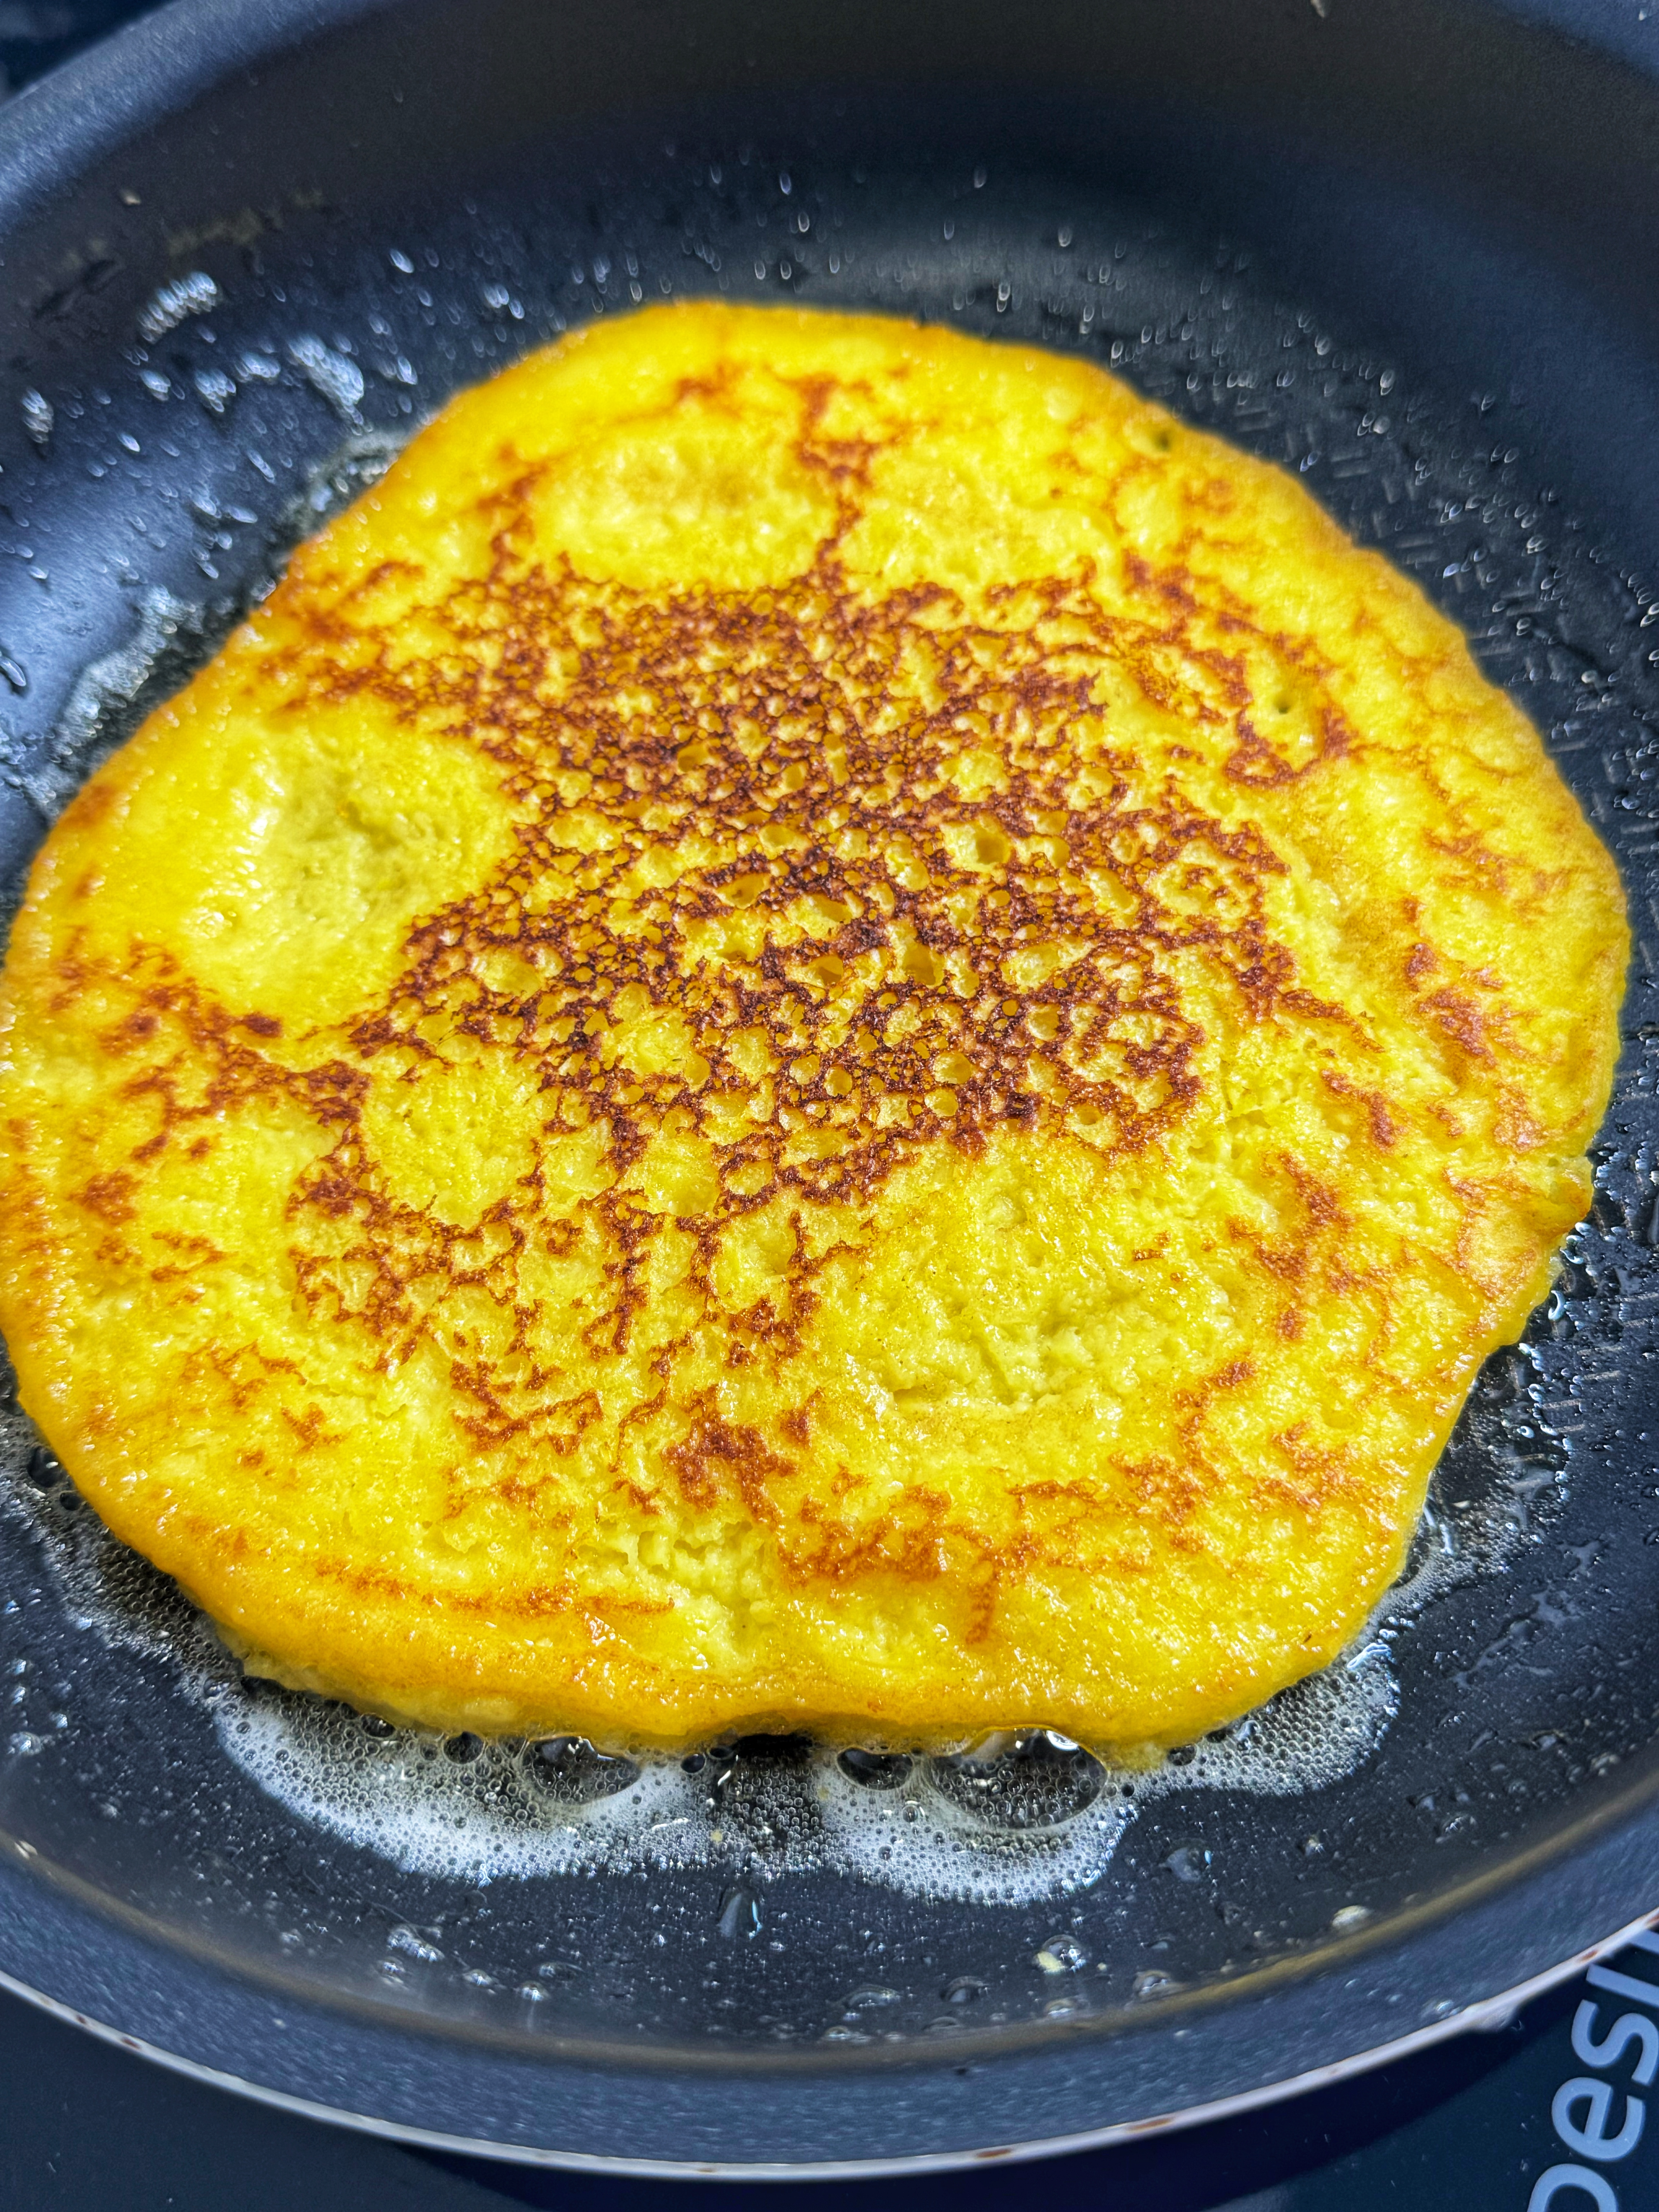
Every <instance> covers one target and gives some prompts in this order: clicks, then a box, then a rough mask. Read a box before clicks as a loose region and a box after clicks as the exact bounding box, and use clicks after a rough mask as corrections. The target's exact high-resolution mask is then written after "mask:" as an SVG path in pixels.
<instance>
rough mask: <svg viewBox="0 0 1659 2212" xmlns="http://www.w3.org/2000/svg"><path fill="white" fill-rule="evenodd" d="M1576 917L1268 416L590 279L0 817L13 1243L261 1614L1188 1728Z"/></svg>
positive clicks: (1267, 1669)
mask: <svg viewBox="0 0 1659 2212" xmlns="http://www.w3.org/2000/svg"><path fill="white" fill-rule="evenodd" d="M1624 949H1625V932H1624V922H1623V914H1622V902H1621V899H1620V891H1619V886H1618V883H1617V879H1616V877H1615V875H1614V873H1613V868H1612V866H1611V863H1610V862H1609V861H1608V860H1607V856H1606V854H1605V853H1604V852H1603V851H1602V849H1601V847H1600V845H1599V843H1598V842H1596V840H1595V837H1594V836H1593V835H1592V834H1591V833H1590V831H1589V829H1588V828H1587V826H1586V825H1585V824H1584V823H1583V818H1582V817H1581V816H1580V814H1579V812H1578V810H1577V806H1576V805H1575V804H1574V802H1573V801H1572V799H1571V796H1570V795H1569V794H1568V793H1566V791H1565V788H1564V787H1562V785H1561V783H1560V781H1559V778H1558V777H1557V776H1556V775H1555V772H1554V770H1553V769H1552V768H1551V767H1550V765H1549V763H1547V760H1546V758H1545V757H1544V755H1543V753H1542V750H1541V747H1540V745H1539V744H1538V740H1537V738H1536V736H1535V734H1534V732H1532V731H1531V729H1530V728H1529V727H1528V725H1527V724H1526V723H1525V722H1524V720H1522V718H1521V717H1520V716H1519V715H1518V714H1516V711H1515V710H1514V708H1512V707H1510V705H1509V703H1508V702H1506V701H1505V700H1504V698H1503V697H1502V696H1501V695H1500V694H1498V693H1497V692H1495V691H1494V690H1492V689H1491V688H1490V687H1489V686H1487V685H1486V684H1485V683H1484V682H1483V681H1482V680H1481V679H1480V677H1479V676H1478V674H1477V673H1476V671H1474V667H1473V665H1472V664H1471V663H1470V661H1469V659H1468V653H1467V651H1466V650H1465V648H1464V647H1463V645H1462V641H1461V639H1459V638H1458V637H1457V635H1456V634H1455V631H1453V630H1452V629H1450V627H1449V625H1448V624H1447V623H1445V622H1443V620H1442V619H1441V618H1440V617H1437V616H1436V615H1435V614H1434V613H1433V612H1432V611H1431V610H1430V609H1429V608H1428V607H1427V605H1425V602H1424V601H1423V600H1422V599H1421V597H1420V595H1419V594H1418V593H1417V592H1415V591H1414V590H1413V588H1412V587H1411V586H1408V585H1407V584H1406V583H1405V582H1404V580H1402V579H1401V578H1400V577H1399V576H1398V575H1396V574H1395V573H1394V572H1393V571H1392V570H1390V569H1389V568H1387V566H1386V565H1385V564H1383V562H1380V561H1378V560H1376V558H1375V557H1374V556H1366V555H1362V554H1360V553H1358V552H1356V551H1355V550H1353V549H1352V547H1351V546H1349V545H1348V544H1346V541H1345V540H1343V539H1342V538H1340V534H1339V533H1338V532H1335V531H1334V529H1333V527H1332V526H1331V525H1330V524H1329V523H1328V520H1326V519H1325V518H1324V517H1323V516H1322V514H1320V513H1319V511H1318V510H1317V509H1316V507H1314V506H1313V505H1312V503H1311V502H1310V501H1309V500H1307V499H1306V497H1305V496H1304V495H1303V494H1302V493H1301V492H1300V490H1299V489H1297V487H1296V486H1295V485H1293V484H1291V483H1289V482H1288V481H1287V480H1286V479H1285V478H1284V477H1281V476H1279V474H1278V473H1277V472H1276V471H1272V470H1269V469H1267V468H1266V467H1264V466H1262V465H1260V464H1255V463H1252V462H1249V461H1248V460H1246V459H1243V457H1242V456H1240V455H1238V454H1236V453H1232V452H1231V451H1230V450H1229V449H1227V448H1226V447H1222V446H1220V445H1219V444H1218V443H1217V442H1216V441H1212V440H1209V439H1206V438H1202V437H1200V436H1198V435H1195V434H1194V433H1191V432H1188V431H1185V430H1183V429H1182V428H1180V427H1179V426H1178V425H1176V424H1175V423H1174V422H1172V421H1171V420H1170V418H1169V417H1168V416H1164V414H1162V412H1161V411H1160V410H1157V409H1155V408H1152V407H1149V406H1147V405H1146V404H1144V403H1142V402H1140V401H1139V400H1138V399H1136V398H1134V397H1133V395H1132V394H1130V393H1128V392H1127V391H1125V390H1124V389H1123V387H1121V386H1118V385H1116V384H1115V383H1114V382H1113V381H1112V380H1109V379H1108V378H1106V377H1104V376H1103V375H1102V374H1100V373H1099V372H1097V371H1095V370H1092V369H1090V368H1085V367H1083V366H1081V365H1080V364H1078V363H1075V362H1061V361H1059V360H1055V359H1052V358H1049V357H1047V356H1021V355H1018V354H1017V353H1013V352H1012V351H1010V350H1008V349H996V348H991V347H987V346H984V345H981V344H979V343H976V342H971V341H967V340H963V339H959V338H957V337H953V336H951V335H950V334H946V333H938V332H921V331H914V330H911V329H909V328H908V327H907V326H903V325H890V324H882V323H876V322H870V321H858V322H854V321H848V320H846V319H838V318H831V317H813V316H805V315H802V316H784V315H768V314H763V313H756V312H752V311H751V312H746V313H745V312H744V311H738V310H728V309H722V308H715V307H696V308H684V309H679V310H675V311H671V312H670V311H660V312H653V313H651V314H649V315H646V316H642V317H640V318H637V319H635V320H634V321H633V322H632V323H631V324H629V325H622V326H618V327H615V328H611V329H607V330H605V331H592V332H589V333H586V334H585V335H584V336H583V337H582V338H580V340H573V341H569V342H567V343H566V344H565V345H563V346H562V347H560V348H557V349H552V350H551V351H550V353H548V354H546V355H544V356H536V357H534V358H533V359H532V361H531V362H527V363H526V364H525V365H524V366H523V367H522V368H520V369H519V370H517V371H514V372H513V373H511V374H509V375H507V377H504V378H501V379H499V380H496V382H495V384H494V385H492V386H486V387H484V388H483V390H482V391H481V392H477V393H475V394H472V395H469V396H468V397H467V398H465V399H463V400H461V401H459V402H457V403H456V404H455V405H454V406H453V407H452V408H451V409H450V410H448V412H447V414H446V415H445V416H442V417H441V418H440V420H439V422H437V423H436V424H435V426H434V427H433V428H431V429H430V430H428V432H427V433H426V434H424V435H423V436H422V438H421V439H420V440H418V441H416V445H415V446H414V447H412V448H411V449H410V453H408V454H407V455H406V456H405V458H404V460H403V461H402V462H400V463H399V464H398V467H397V468H396V469H395V470H394V471H393V472H392V475H391V476H390V477H388V479H387V480H386V483H385V484H384V485H383V486H382V487H380V489H378V490H377V491H376V492H375V493H374V494H372V495H369V496H368V498H367V499H365V500H364V501H361V502H360V503H359V505H358V507H356V509H354V510H353V511H352V512H351V513H349V515H347V516H346V517H344V518H343V519H342V520H341V521H340V522H338V523H337V524H336V525H334V526H332V527H331V529H330V530H329V531H327V532H325V533H324V534H323V536H322V537H321V538H319V539H318V540H317V541H315V542H314V543H313V544H312V545H311V546H309V547H307V549H305V550H304V551H303V552H302V553H301V555H300V556H298V557H297V558H296V560H295V564H294V568H293V569H292V572H291V574H290V575H289V579H288V580H287V581H286V582H285V583H284V584H283V586H282V587H281V589H280V590H279V592H277V593H276V595H275V596H274V597H273V599H271V601H270V602H269V603H268V604H267V605H266V606H265V607H264V608H262V609H261V610H260V611H259V613H258V615H257V616H256V617H254V619H253V621H252V623H250V624H249V625H248V626H247V627H246V629H244V630H243V631H242V632H241V633H239V635H238V636H237V638H236V639H234V640H233V641H232V642H231V644H230V645H229V646H228V647H227V648H226V650H225V652H224V653H223V654H222V656H221V658H220V659H219V660H218V661H216V663H215V664H214V665H213V666H212V667H211V668H210V669H208V670H206V671H204V672H203V674H202V675H201V676H200V677H199V678H197V680H196V682H195V684H193V685H192V686H191V688H190V690H188V691H187V692H186V693H185V695H184V696H183V697H182V698H181V699H180V700H179V702H175V704H174V705H173V707H171V708H167V709H163V710H162V711H161V713H160V714H157V715H156V716H155V717H153V718H152V720H151V721H150V722H149V724H148V725H147V726H146V727H145V729H144V731H143V732H141V733H140V735H139V736H138V737H137V738H136V739H135V740H134V741H133V742H132V744H131V745H129V746H128V747H127V748H125V750H123V752H122V753H121V754H119V755H118V756H117V757H116V758H115V759H114V760H113V761H112V762H111V763H109V764H108V765H107V766H106V768H105V769H103V770H101V771H100V773H99V775H97V776H95V777H94V779H93V781H92V782H91V783H90V784H89V785H88V787H87V789H86V790H85V791H84V792H83V793H82V794H81V796H80V797H79V798H78V799H77V800H76V803H75V805H73V806H72V807H71V808H70V811H69V812H68V813H66V815H65V816H64V818H63V820H62V822H60V823H59V824H58V828H57V829H55V830H54V832H53V834H52V837H51V839H50V840H49V841H48V843H47V846H46V849H45V851H44V852H43V854H42V856H41V859H40V862H39V863H38V865H37V868H36V871H35V874H34V877H33V881H32V884H31V890H30V895H29V899H28V902H27V907H26V908H25V911H24V914H23V915H22V916H21V919H20V921H19V924H18V927H17V929H16V931H15V934H14V939H13V945H12V951H11V956H10V960H9V967H8V970H7V978H6V994H5V1020H6V1023H7V1030H8V1036H9V1066H8V1069H7V1072H6V1073H5V1075H4V1078H3V1082H0V1115H3V1117H4V1121H5V1127H6V1131H7V1143H8V1149H9V1164H8V1173H7V1182H6V1190H5V1202H4V1212H3V1216H0V1245H3V1249H4V1252H5V1255H6V1259H7V1262H8V1265H7V1273H6V1279H5V1282H4V1284H3V1286H0V1322H3V1325H4V1327H5V1329H6V1331H7V1334H8V1337H9V1340H10V1341H11V1343H12V1346H13V1348H14V1352H15V1357H16V1358H17V1362H18V1365H19V1370H20V1373H21V1376H22V1378H23V1384H24V1392H25V1400H26V1402H27V1404H28V1405H29V1407H31V1410H32V1411H33V1412H34V1413H35V1414H36V1416H37V1418H38V1419H40V1421H41V1422H42V1425H44V1426H45V1428H46V1431H47V1433H48V1435H49V1437H51V1438H52V1441H53V1443H54V1444H55V1446H56V1447H57V1449H58V1450H59V1451H60V1452H61V1453H62V1455H63V1456H64V1461H65V1463H66V1465H68V1466H69V1468H70V1471H71V1473H72V1474H74V1476H75V1478H76V1481H77V1482H78V1483H79V1484H80V1485H81V1486H82V1488H83V1489H85V1490H86V1491H87V1492H88V1495H89V1496H90V1497H91V1498H93V1499H94V1503H96V1504H97V1505H98V1507H99V1509H100V1511H101V1512H102V1513H103V1514H104V1515H105V1516H106V1519H108V1520H109V1521H110V1522H111V1524H112V1526H113V1527H114V1528H116V1529H117V1531H118V1533H119V1534H122V1535H124V1536H125V1537H126V1538H127V1539H128V1541H131V1542H133V1543H134V1544H136V1545H137V1547H139V1548H140V1549H142V1550H143V1551H144V1552H146V1553H148V1554H149V1556H150V1557H152V1558H154V1559H156V1560H157V1561H158V1563H160V1564H161V1565H163V1566H165V1567H167V1569H168V1570H169V1571H172V1572H173V1573H175V1574H176V1575H178V1576H179V1578H180V1579H181V1580H182V1581H183V1582H184V1583H185V1585H186V1586H187V1587H188V1588H190V1589H191V1590H192V1591H193V1592H194V1593H195V1594H196V1595H198V1596H199V1598H200V1599H201V1601H202V1602H203V1603H204V1605H205V1606H206V1607H208V1609H209V1610H210V1611H211V1612H212V1613H214V1614H215V1615H216V1618H218V1619H219V1620H222V1622H224V1623H225V1624H226V1625H227V1626H228V1630H229V1631H230V1632H231V1633H232V1634H233V1635H234V1637H235V1638H237V1639H238V1640H239V1642H240V1644H241V1645H242V1646H244V1647H246V1648H248V1649H249V1650H251V1651H252V1653H253V1654H254V1655H255V1663H257V1664H259V1665H261V1666H264V1667H266V1668H270V1670H272V1671H276V1672H279V1673H281V1674H283V1677H284V1678H285V1679H289V1680H299V1681H303V1682H306V1683H307V1684H309V1685H311V1686H318V1687H323V1688H327V1689H331V1690H334V1691H337V1692H342V1693H343V1694H345V1695H348V1696H350V1697H354V1698H356V1699H359V1700H360V1701H362V1702H364V1703H367V1704H370V1705H376V1706H379V1707H380V1708H381V1709H383V1710H389V1711H397V1712H400V1713H404V1714H408V1715H410V1716H412V1717H421V1718H428V1719H433V1720H435V1721H438V1722H440V1723H444V1724H457V1725H470V1726H474V1727H485V1728H492V1727H493V1728H508V1727H512V1728H534V1727H577V1728H580V1729H584V1730H585V1731H586V1732H588V1733H592V1734H596V1735H599V1736H601V1737H603V1738H605V1739H607V1740H627V1741H652V1740H654V1741H685V1740H687V1739H689V1738H690V1737H692V1736H694V1735H699V1734H704V1733H707V1732H708V1731H710V1730H713V1729H717V1728H720V1727H721V1726H726V1725H732V1724H735V1723H750V1724H761V1723H776V1724H779V1725H788V1726H796V1725H800V1724H803V1723H811V1724H814V1725H817V1726H820V1727H825V1728H830V1729H843V1730H845V1731H846V1732H848V1733H849V1734H857V1735H864V1736H866V1737H868V1736H870V1735H872V1733H874V1734H878V1735H886V1736H889V1737H891V1738H894V1739H895V1740H897V1739H908V1738H909V1737H911V1736H914V1735H918V1734H921V1735H928V1736H930V1737H939V1736H944V1735H961V1734H965V1733H971V1732H973V1731H974V1730H975V1729H978V1728H981V1727H984V1726H987V1725H1008V1724H1016V1723H1021V1722H1029V1721H1032V1720H1043V1721H1047V1722H1049V1723H1054V1724H1057V1725H1060V1726H1063V1727H1065V1728H1066V1729H1067V1730H1068V1731H1069V1732H1071V1733H1073V1734H1075V1735H1080V1736H1085V1737H1087V1738H1088V1739H1090V1740H1091V1741H1112V1742H1115V1743H1119V1744H1124V1743H1132V1742H1134V1741H1144V1740H1152V1741H1176V1740H1179V1739H1180V1738H1181V1737H1182V1736H1183V1735H1191V1734H1193V1733H1195V1732H1196V1731H1197V1730H1198V1729H1201V1728H1204V1727H1208V1726H1212V1725H1214V1724H1216V1723H1217V1722H1218V1721H1219V1720H1223V1719H1225V1718H1228V1717H1231V1716H1232V1715H1233V1714H1235V1713H1236V1712H1237V1711H1241V1710H1243V1709H1245V1708H1246V1707H1248V1706H1249V1705H1251V1704H1253V1703H1255V1702H1256V1701H1257V1700H1258V1699H1260V1698H1261V1697H1262V1696H1265V1695H1267V1694H1269V1693H1270V1692H1271V1691H1272V1690H1273V1689H1275V1688H1277V1687H1279V1686H1281V1685H1282V1684H1283V1683H1284V1682H1285V1681H1287V1680H1293V1679H1295V1678H1296V1676H1297V1675H1298V1674H1302V1673H1304V1672H1306V1671H1307V1670H1308V1669H1309V1668H1310V1667H1312V1666H1315V1665H1317V1664H1320V1663H1322V1662H1323V1661H1324V1660H1325V1659H1326V1658H1328V1656H1330V1655H1331V1653H1332V1652H1333V1651H1334V1650H1335V1649H1337V1648H1338V1647H1339V1646H1340V1643H1341V1641H1342V1640H1343V1639H1344V1638H1345V1637H1346V1635H1348V1634H1349V1633H1351V1632H1352V1631H1353V1629H1354V1628H1355V1627H1356V1626H1358V1623H1359V1622H1360V1621H1361V1620H1363V1618H1364V1613H1365V1612H1366V1611H1367V1609H1368V1608H1369V1607H1370V1605H1371V1603H1373V1602H1374V1601H1375V1598H1376V1595H1377V1593H1378V1592H1379V1591H1380V1589H1382V1588H1383V1586H1384V1585H1385V1583H1386V1582H1387V1580H1388V1578H1389V1575H1390V1574H1391V1573H1392V1572H1393V1571H1394V1570H1395V1565H1396V1564H1397V1561H1398V1559H1399V1556H1400V1553H1401V1547H1402V1546H1403V1543H1404V1541H1405V1539H1406V1536H1407V1533H1408V1531H1409V1528H1410V1527H1411V1525H1412V1523H1413V1520H1414V1518H1415V1516H1416V1513H1417V1511H1418V1510H1419V1505H1420V1502H1421V1497H1422V1491H1423V1486H1424V1484H1425V1481H1426V1478H1427V1474H1428V1471H1429V1469H1430V1468H1431V1465H1432V1462H1433V1459H1434V1457H1435V1455H1437V1451H1438V1449H1439V1446H1440V1443H1441V1442H1442V1441H1443V1437H1444V1435H1445V1433H1446V1431H1447V1430H1448V1428H1449V1425H1450V1423H1451V1421H1452V1420H1453V1419H1455V1413H1456V1411H1457V1409H1458V1407H1459V1406H1460V1404H1461V1402H1462V1396H1463V1395H1464V1393H1465V1392H1466V1390H1467V1389H1468V1383H1469V1381H1470V1380H1471V1378H1472V1376H1473V1374H1474V1370H1475V1368H1476V1366H1477V1365H1478V1364H1479V1361H1480V1358H1482V1357H1484V1356H1485V1354H1486V1352H1487V1351H1489V1350H1490V1349H1491V1348H1492V1346H1494V1345H1495V1344H1497V1343H1499V1342H1501V1341H1504V1340H1506V1339H1507V1338H1508V1337H1510V1336H1512V1335H1513V1334H1515V1333H1516V1331H1517V1330H1518V1328H1520V1326H1521V1324H1522V1321H1523V1320H1524V1317H1525V1315H1526V1313H1527V1311H1528V1309H1529V1307H1530V1305H1531V1304H1533V1303H1534V1300H1535V1299H1536V1297H1538V1296H1539V1295H1540V1293H1541V1289H1542V1287H1543V1284H1544V1281H1545V1268H1546V1265H1547V1255H1548V1253H1549V1251H1550V1250H1551V1249H1552V1248H1553V1244H1554V1243H1556V1241H1557V1240H1558V1239H1559V1237H1560V1235H1561V1234H1562V1233H1563V1231H1565V1228H1566V1227H1567V1226H1569V1225H1571V1222H1572V1221H1573V1220H1574V1219H1576V1218H1577V1216H1578V1214H1579V1213H1580V1212H1582V1210H1583V1205H1584V1203H1585V1200H1586V1195H1587V1192H1588V1180H1587V1176H1586V1173H1585V1170H1584V1168H1583V1160H1582V1153H1583V1148H1584V1146H1585V1145H1586V1144H1587V1142H1588V1141H1589V1137H1590V1136H1591V1135H1592V1133H1593V1132H1594V1128H1595V1123H1596V1121H1597V1120H1598V1119H1599V1116H1600V1114H1601V1110H1602V1108H1603V1106H1604V1104H1605V1100H1606V1097H1607V1088H1608V1085H1609V1083H1610V1079H1611V1069H1612V1063H1613V1052H1614V1049H1615V1045H1616V1034H1615V1024H1614V1014H1615V1010H1616V1005H1617V998H1618V992H1619V982H1620V974H1621V972H1622V964H1623V959H1624Z"/></svg>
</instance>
